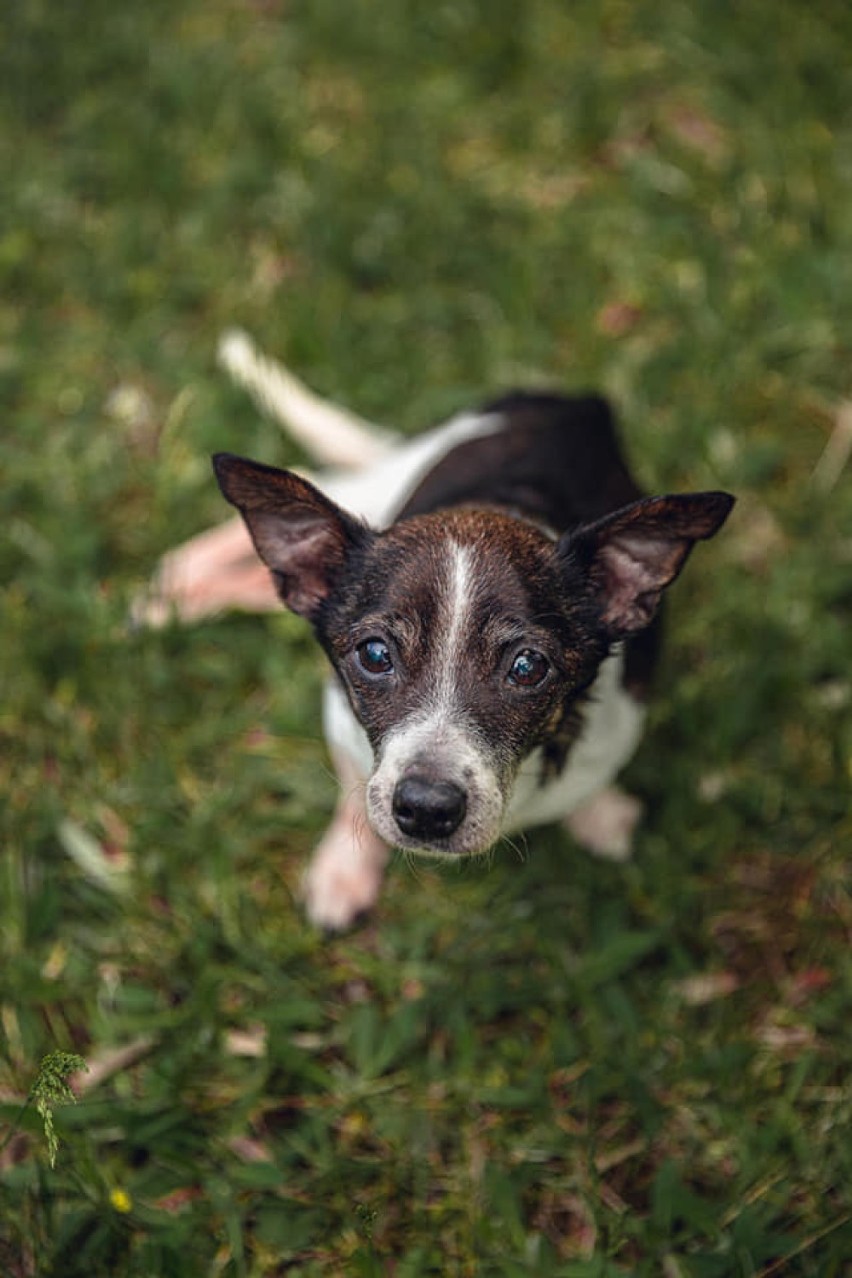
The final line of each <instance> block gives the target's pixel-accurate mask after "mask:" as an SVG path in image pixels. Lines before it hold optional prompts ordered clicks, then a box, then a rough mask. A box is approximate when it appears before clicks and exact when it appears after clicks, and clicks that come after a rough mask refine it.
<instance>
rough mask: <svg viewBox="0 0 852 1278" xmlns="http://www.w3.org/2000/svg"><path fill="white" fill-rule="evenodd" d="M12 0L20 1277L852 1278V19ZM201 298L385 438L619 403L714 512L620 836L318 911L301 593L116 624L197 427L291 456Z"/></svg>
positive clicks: (2, 1189)
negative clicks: (140, 626) (631, 848)
mask: <svg viewBox="0 0 852 1278" xmlns="http://www.w3.org/2000/svg"><path fill="white" fill-rule="evenodd" d="M7 8H8V12H7V13H6V14H5V16H4V23H3V31H2V34H0V98H2V104H1V105H0V159H2V171H3V174H4V177H3V193H2V198H0V403H2V405H3V414H4V416H3V426H2V430H0V475H2V483H0V510H2V516H3V520H2V525H3V537H2V538H1V539H0V590H2V595H0V600H1V601H2V602H0V615H2V626H0V770H2V791H0V814H2V816H0V819H2V861H0V884H2V888H0V1273H2V1274H3V1275H4V1278H5V1276H6V1275H8V1276H9V1278H31V1276H35V1275H38V1276H39V1278H41V1276H42V1275H56V1276H57V1278H77V1276H80V1278H82V1276H83V1275H85V1276H86V1278H92V1276H94V1278H100V1276H101V1275H109V1276H110V1278H124V1276H125V1275H127V1276H131V1275H133V1276H137V1275H138V1276H139V1278H171V1276H172V1275H174V1276H175V1278H194V1276H195V1275H200V1276H204V1275H213V1274H217V1275H224V1276H227V1278H260V1276H267V1275H278V1274H283V1273H285V1272H286V1273H292V1274H294V1275H302V1276H304V1278H319V1276H320V1275H350V1274H351V1275H365V1276H372V1275H394V1276H395V1278H419V1276H420V1275H470V1276H474V1275H486V1276H488V1278H491V1276H492V1275H493V1276H494V1278H498V1276H505V1278H515V1276H517V1275H526V1274H532V1275H541V1276H542V1278H550V1276H551V1275H552V1276H554V1278H556V1276H561V1278H628V1276H631V1275H637V1276H639V1278H643V1276H645V1275H647V1276H648V1278H651V1276H657V1275H662V1276H663V1278H770V1276H771V1275H772V1276H774V1275H784V1276H793V1278H800V1276H801V1278H804V1276H808V1278H838V1276H840V1275H846V1276H848V1275H850V1274H852V1070H851V1069H850V1066H852V947H850V939H852V871H850V861H849V853H850V851H852V810H850V807H851V805H850V787H851V786H852V661H850V652H852V642H850V638H849V623H850V620H851V619H852V483H851V482H850V479H852V462H850V463H849V465H845V462H846V454H847V451H848V443H849V438H850V428H849V420H850V418H849V413H850V409H849V407H848V400H849V397H850V395H852V388H850V368H852V337H850V335H852V212H850V210H852V97H850V83H849V66H850V60H852V13H850V10H849V7H848V5H847V4H845V3H841V2H840V0H817V2H816V3H814V4H812V5H808V6H805V5H802V4H800V3H797V2H796V0H776V2H775V3H772V4H770V3H769V0H742V3H740V4H733V3H729V2H728V0H718V2H717V3H714V4H701V3H698V0H654V2H653V3H652V0H635V2H634V3H625V2H624V0H597V2H596V3H591V2H590V0H575V2H574V3H571V4H568V3H560V2H559V0H530V2H529V3H527V4H509V3H507V0H491V3H486V2H485V0H433V3H432V4H419V3H415V0H388V3H385V4H381V5H380V4H379V3H378V2H377V0H349V2H348V3H342V2H341V0H171V2H170V3H168V4H167V3H165V2H164V0H147V2H146V3H142V2H141V0H128V3H125V4H116V3H112V2H109V3H108V2H107V0H87V3H86V4H80V5H75V4H64V5H63V4H53V5H50V4H48V3H47V0H16V3H15V4H14V5H9V6H7ZM234 325H240V326H242V327H243V328H245V329H247V330H248V331H249V332H250V333H251V334H252V335H253V336H254V337H255V338H256V340H257V341H258V342H259V343H260V344H261V345H262V346H263V347H264V348H266V349H267V350H269V351H271V352H274V353H275V354H277V355H278V356H280V357H281V358H283V359H285V360H286V361H287V362H288V363H290V364H291V365H292V366H293V367H294V368H296V369H297V370H298V371H299V372H300V373H301V375H302V376H303V377H305V378H306V380H308V381H309V382H310V383H311V384H312V385H313V386H314V387H315V388H316V389H317V390H319V391H320V392H322V393H324V394H327V395H329V396H331V397H333V398H335V399H338V400H340V401H342V402H344V403H346V404H348V405H350V406H351V407H353V408H355V409H357V410H358V411H359V412H361V413H363V414H364V415H366V416H372V417H374V418H375V419H376V420H379V421H384V422H387V423H389V424H395V425H398V426H399V427H400V428H402V429H404V430H406V431H415V430H418V429H421V428H423V427H425V426H428V425H430V424H431V423H433V422H434V421H436V420H438V419H439V418H441V417H442V416H444V415H446V414H448V413H450V412H451V411H453V410H455V409H457V408H460V407H463V406H468V405H470V404H471V403H475V402H476V401H477V399H478V398H480V397H482V396H485V395H492V394H494V393H495V392H496V391H498V390H500V389H502V388H508V387H512V386H517V385H530V386H562V387H567V388H574V389H585V388H588V387H596V388H598V389H601V390H603V391H605V392H606V393H607V394H608V395H609V396H610V397H611V399H612V400H613V402H614V403H615V404H616V405H617V408H618V412H619V415H620V418H621V421H622V426H623V435H624V438H625V441H626V444H627V446H628V448H629V451H630V454H631V457H632V458H633V462H634V467H635V469H636V471H637V473H638V474H639V475H640V476H641V479H642V482H643V484H644V485H645V486H646V487H647V488H648V489H649V490H651V491H666V490H672V489H678V488H684V489H685V488H713V487H721V488H726V489H729V490H731V491H733V492H735V493H736V494H737V496H738V499H739V500H738V505H737V508H736V511H735V513H734V515H733V517H732V519H731V520H730V522H729V524H728V525H727V526H726V528H725V530H724V531H723V533H722V534H721V535H720V536H719V538H718V539H717V540H716V541H714V542H713V543H711V544H709V545H708V546H705V547H701V548H700V549H699V551H698V552H697V553H696V555H695V556H694V558H693V560H692V561H691V563H690V565H689V568H688V570H687V572H686V573H685V575H684V577H683V579H682V581H681V582H679V583H678V586H677V588H676V590H675V591H674V592H673V593H672V597H671V607H670V608H669V612H668V637H667V655H666V661H665V664H664V667H663V671H662V674H661V677H660V679H659V686H658V688H657V693H656V698H655V701H654V705H653V711H652V715H651V721H650V727H649V731H648V733H647V736H646V738H645V740H644V742H643V745H642V747H641V750H640V752H639V754H638V755H637V757H636V759H635V761H634V762H633V763H632V764H631V765H630V767H629V769H628V772H627V774H626V778H625V779H626V782H627V784H628V785H629V786H630V788H632V790H633V791H634V792H635V793H637V794H639V795H640V796H641V797H642V799H643V800H644V802H645V804H646V808H647V817H646V820H645V822H644V825H643V827H642V830H641V833H640V835H639V838H638V841H637V847H636V855H635V858H634V860H633V861H632V863H630V864H629V865H627V866H626V867H618V866H613V865H609V864H605V863H602V862H596V861H594V860H592V859H590V858H588V857H587V856H586V855H585V854H583V853H582V852H581V851H580V850H579V849H577V848H576V847H574V846H572V844H571V842H570V839H569V837H568V835H567V834H565V833H562V832H561V831H559V830H544V831H537V832H535V833H534V834H531V835H530V836H529V838H528V839H527V840H526V841H525V842H523V843H522V844H521V845H519V846H518V847H516V848H511V847H508V846H507V847H501V848H498V849H497V851H496V852H495V854H494V856H493V857H492V858H491V859H490V861H489V862H488V863H483V864H469V865H465V866H462V867H448V868H441V867H436V866H434V865H427V864H424V865H416V864H415V865H412V864H409V863H407V862H405V861H404V860H402V859H400V861H399V862H398V863H395V864H394V866H393V869H392V872H391V875H390V878H389V882H388V888H387V891H386V894H385V896H384V897H383V899H382V902H381V905H380V907H379V909H378V911H377V913H376V914H375V916H374V917H373V918H372V919H371V920H370V922H369V923H368V924H366V925H365V926H364V927H362V928H360V929H359V930H357V931H354V932H352V933H351V934H349V935H346V936H343V937H341V938H338V939H334V940H326V939H324V938H323V937H321V936H319V935H317V934H316V933H315V932H314V931H313V930H312V929H311V928H310V927H309V926H308V925H307V924H306V923H305V921H304V919H303V916H302V913H301V910H300V906H299V902H298V885H299V877H300V872H301V868H302V867H303V865H304V863H305V858H306V856H307V854H308V852H309V850H310V848H311V846H312V844H313V843H314V842H315V841H316V839H317V837H318V835H319V834H320V832H321V831H322V829H323V826H324V823H325V822H326V821H327V819H328V815H329V812H330V809H331V806H332V804H333V801H334V783H333V780H332V778H331V774H330V770H329V765H328V762H327V757H326V754H325V750H324V745H323V743H322V740H321V734H320V729H319V719H318V705H319V693H320V685H321V680H322V674H323V662H322V659H321V657H320V655H319V653H318V651H317V649H316V647H315V645H314V643H313V641H312V639H311V637H310V635H309V634H308V633H307V629H306V627H305V626H304V625H303V624H302V623H301V622H299V621H298V620H297V619H296V618H294V617H290V616H288V615H285V614H284V613H283V612H282V613H281V614H280V615H277V614H276V615H273V616H267V617H251V616H242V615H231V616H227V617H223V618H220V619H217V620H215V621H210V622H207V623H204V624H200V625H197V626H194V627H191V628H186V629H181V628H179V627H177V626H170V627H167V628H166V629H163V630H160V631H156V632H150V631H139V630H136V631H134V630H132V629H131V628H130V627H128V625H127V617H128V609H129V605H130V601H131V600H132V599H133V597H134V594H135V592H136V591H137V590H138V589H139V587H140V585H142V584H143V583H144V582H145V580H146V579H147V577H148V575H149V574H150V573H151V571H152V570H153V568H154V565H155V564H156V561H157V559H158V556H159V555H160V554H162V553H163V552H164V551H165V550H166V549H167V548H168V547H170V546H171V545H173V544H174V543H176V542H177V541H179V540H181V539H182V538H184V537H187V536H189V535H190V534H192V533H194V532H196V531H198V530H200V529H202V528H204V527H206V526H208V525H210V524H211V523H212V522H214V521H215V520H217V519H219V518H221V517H223V516H224V514H225V513H226V511H225V508H224V504H223V502H222V500H221V497H220V496H219V495H218V492H217V490H216V488H215V484H214V482H213V480H212V477H211V472H210V468H209V462H208V456H209V454H210V453H211V452H213V451H215V450H217V449H227V450H230V451H237V452H244V453H247V454H249V455H252V456H255V457H258V458H260V459H264V460H267V461H270V462H279V463H287V462H291V463H295V464H298V463H299V462H300V461H303V460H304V459H303V458H300V457H299V456H298V455H297V454H296V453H295V451H294V450H293V449H292V447H291V446H290V445H288V444H287V443H286V442H285V441H284V439H283V437H282V436H281V434H280V432H279V430H278V428H277V427H276V426H275V425H274V424H273V423H271V422H269V421H268V420H265V419H264V418H263V417H262V416H261V415H260V414H259V412H258V411H257V409H256V408H255V407H254V406H253V405H252V404H251V403H250V402H249V400H248V399H247V398H246V397H245V396H244V395H243V394H242V393H241V392H240V391H238V390H237V389H236V388H234V387H233V386H231V385H230V384H229V383H228V381H227V379H226V378H225V376H224V374H223V373H222V372H221V371H220V370H219V369H218V368H217V366H216V362H215V349H216V343H217V340H218V337H219V335H220V333H221V332H222V331H223V330H224V329H225V328H228V327H231V326H234ZM844 404H846V407H845V408H844ZM52 1051H63V1052H71V1053H76V1054H79V1055H80V1056H82V1057H83V1058H85V1060H86V1062H87V1065H88V1073H81V1074H79V1075H78V1076H76V1078H75V1080H74V1082H73V1085H74V1087H75V1090H76V1092H77V1096H78V1099H77V1103H76V1104H70V1103H57V1104H56V1106H55V1111H54V1122H55V1129H56V1137H57V1139H58V1142H59V1145H58V1153H57V1156H56V1160H55V1165H54V1166H51V1161H50V1157H49V1148H48V1143H47V1139H46V1135H45V1131H44V1126H43V1123H42V1120H41V1118H40V1117H39V1116H38V1114H37V1113H36V1111H35V1107H34V1105H33V1104H29V1105H26V1106H25V1107H24V1108H23V1110H22V1105H23V1104H24V1102H25V1101H26V1099H27V1097H28V1096H29V1095H30V1092H31V1089H32V1088H33V1086H34V1084H35V1082H36V1079H37V1076H38V1070H39V1064H40V1062H41V1061H42V1059H43V1058H44V1057H45V1056H46V1055H47V1054H48V1053H50V1052H52Z"/></svg>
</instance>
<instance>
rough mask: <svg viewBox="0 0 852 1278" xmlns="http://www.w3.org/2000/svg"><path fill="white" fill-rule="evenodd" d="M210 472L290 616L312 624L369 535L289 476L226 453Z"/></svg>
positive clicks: (217, 457) (301, 481)
mask: <svg viewBox="0 0 852 1278" xmlns="http://www.w3.org/2000/svg"><path fill="white" fill-rule="evenodd" d="M213 469H214V470H215V472H216V478H217V479H218V481H219V487H220V488H221V489H222V493H223V495H224V496H225V497H226V498H227V500H228V501H229V502H230V503H231V505H232V506H236V508H237V510H239V512H240V514H241V515H242V517H243V519H244V520H245V522H246V527H247V528H248V530H249V533H250V534H251V539H252V541H253V542H254V546H255V550H256V551H257V553H258V555H259V556H260V558H261V559H262V560H263V562H264V563H265V564H266V566H267V568H268V569H269V571H270V572H271V573H272V577H273V580H274V581H275V585H276V588H277V590H278V594H279V595H280V596H281V598H282V600H283V601H284V603H285V604H286V605H287V607H288V608H290V609H292V611H293V612H296V613H298V614H299V616H301V617H307V619H308V620H309V621H314V622H315V621H316V620H317V617H318V616H319V612H320V609H321V607H322V605H323V603H324V602H325V600H326V599H327V597H328V595H329V594H330V592H331V590H332V589H333V587H334V583H335V580H336V578H337V576H338V574H339V572H340V571H341V569H342V568H343V565H344V563H345V561H346V557H347V555H348V554H349V553H350V551H351V550H353V549H354V548H355V547H356V546H358V545H362V544H363V543H364V542H365V541H366V540H367V538H368V537H369V536H370V533H369V530H368V529H367V528H366V527H365V525H364V524H361V523H360V522H359V521H358V520H357V519H354V518H353V517H352V516H351V515H348V514H347V513H346V512H345V511H343V510H341V509H340V507H339V506H336V505H335V504H334V502H333V501H329V499H328V498H327V497H325V496H324V495H323V494H322V493H321V492H320V491H319V489H318V488H314V486H313V484H309V483H308V481H307V480H306V479H302V478H301V476H299V475H294V474H293V473H292V472H291V471H288V470H279V469H278V468H277V467H275V466H263V465H261V463H260V462H253V461H249V460H248V459H247V458H245V457H235V456H233V454H231V453H216V455H215V457H214V458H213Z"/></svg>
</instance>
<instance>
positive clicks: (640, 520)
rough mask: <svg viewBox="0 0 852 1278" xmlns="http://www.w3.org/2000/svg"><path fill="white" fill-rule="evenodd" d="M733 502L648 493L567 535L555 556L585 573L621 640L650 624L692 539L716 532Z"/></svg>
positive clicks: (723, 497) (720, 496) (722, 496)
mask: <svg viewBox="0 0 852 1278" xmlns="http://www.w3.org/2000/svg"><path fill="white" fill-rule="evenodd" d="M733 504H734V498H733V497H731V496H730V495H729V494H728V493H721V492H711V493H683V494H678V495H676V496H669V497H647V498H645V499H644V500H642V501H637V502H633V503H632V504H631V505H630V506H624V507H623V508H622V509H621V510H617V511H615V512H614V513H613V514H611V515H605V516H604V518H603V519H599V520H597V521H596V522H595V523H593V524H583V525H581V526H580V527H579V528H577V529H574V530H573V531H572V532H570V533H566V534H565V536H564V537H563V538H562V540H561V541H560V543H559V547H558V554H559V557H560V559H561V560H562V561H563V563H564V564H565V565H566V567H567V566H572V567H576V568H579V569H580V571H581V572H583V573H584V574H585V575H586V576H587V577H588V579H589V580H590V581H591V584H592V589H593V591H594V593H595V595H597V597H598V600H599V604H600V608H601V620H602V621H603V623H604V625H605V626H606V627H607V629H608V630H609V631H610V634H611V637H612V638H613V639H619V638H623V637H624V636H625V635H629V634H632V633H633V632H634V631H637V630H642V629H643V628H644V627H645V626H647V625H648V623H649V622H650V621H651V619H652V618H653V616H654V613H655V612H656V610H657V606H658V604H659V602H660V595H661V593H662V591H663V590H664V589H665V587H666V586H668V585H670V584H671V583H672V582H673V581H674V579H675V577H677V575H678V573H679V572H680V570H681V568H682V567H683V565H684V564H685V563H686V560H687V557H688V555H689V552H690V551H691V550H692V547H693V546H694V545H695V543H696V541H704V540H706V538H708V537H712V536H713V534H714V533H716V532H718V530H719V529H720V528H721V526H722V524H723V523H724V522H725V520H726V519H727V517H728V515H729V514H730V511H731V507H732V506H733Z"/></svg>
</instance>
